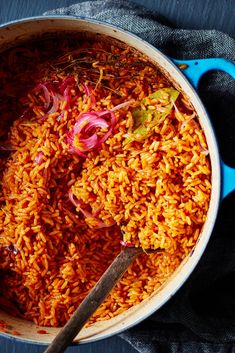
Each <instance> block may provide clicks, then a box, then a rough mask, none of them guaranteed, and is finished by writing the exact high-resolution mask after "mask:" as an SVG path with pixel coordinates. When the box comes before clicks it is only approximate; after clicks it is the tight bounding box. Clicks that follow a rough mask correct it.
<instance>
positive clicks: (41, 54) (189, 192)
mask: <svg viewBox="0 0 235 353" xmlns="http://www.w3.org/2000/svg"><path fill="white" fill-rule="evenodd" d="M38 43H39V44H38ZM0 77H1V78H2V80H3V85H2V87H3V88H1V91H0V111H1V116H2V123H1V126H0V127H1V136H3V138H4V134H6V131H7V126H8V124H7V123H8V122H9V121H14V122H13V124H12V126H11V128H10V131H9V132H8V140H7V143H9V144H10V145H11V146H12V148H13V149H14V151H13V152H12V153H11V155H10V157H9V158H8V159H6V158H5V159H1V162H0V163H1V165H0V167H1V168H0V169H1V173H2V174H3V176H2V184H1V194H0V200H1V211H0V232H1V233H0V249H1V257H0V269H1V273H2V275H1V290H0V295H1V296H4V297H5V298H7V299H8V300H9V301H11V302H12V303H13V304H14V305H15V306H16V307H17V309H18V310H19V312H20V313H21V314H22V315H23V316H24V317H25V318H27V319H29V320H32V321H34V322H35V323H36V324H38V325H42V326H60V325H63V324H64V323H65V322H66V321H67V320H68V319H69V317H70V316H71V315H72V313H73V312H74V310H75V309H76V308H77V306H78V305H79V303H80V302H81V301H82V299H83V298H84V297H85V295H86V294H87V293H88V292H89V290H90V289H91V288H92V286H93V285H94V284H95V283H96V282H97V280H98V279H99V278H100V276H101V275H102V273H103V272H104V271H105V269H106V268H107V266H108V265H109V264H110V263H111V262H112V260H113V259H114V258H115V256H116V255H117V254H118V252H119V251H120V249H121V245H120V240H121V239H123V240H124V242H125V243H126V244H131V245H134V246H142V247H143V248H150V247H151V248H162V249H166V250H167V251H166V252H163V253H155V254H143V255H141V256H139V257H138V258H137V259H136V261H135V262H134V263H133V264H132V266H130V267H129V269H128V271H127V272H126V274H125V275H124V277H123V278H122V279H121V280H120V282H119V283H118V284H117V285H116V287H115V288H114V289H113V291H112V292H111V294H110V295H109V297H108V298H107V299H106V301H105V302H104V303H103V304H102V305H101V307H100V308H99V309H98V310H97V312H96V313H95V314H94V315H93V317H92V319H91V320H90V322H89V323H90V324H91V323H93V322H95V321H99V320H107V319H110V318H112V317H113V316H116V315H118V314H120V313H122V312H123V311H125V310H127V309H128V308H130V307H131V306H133V305H135V304H137V303H139V302H141V301H142V300H144V299H146V298H147V297H149V296H150V295H151V294H152V293H153V292H154V291H155V290H156V289H157V288H159V287H160V286H161V285H162V284H163V283H164V282H165V281H166V280H167V279H168V278H169V276H170V275H171V274H172V273H173V272H174V271H175V269H176V268H177V267H178V266H179V264H180V263H181V261H182V260H183V259H184V258H185V257H186V256H187V255H188V254H189V253H190V252H191V250H192V249H193V247H194V246H195V243H196V241H197V239H198V237H199V234H200V232H201V229H202V226H203V224H204V222H205V220H206V215H207V210H208V206H209V200H210V191H211V184H210V179H211V170H210V161H209V156H208V151H207V144H206V140H205V136H204V133H203V131H202V128H201V126H200V124H199V121H198V118H197V116H196V114H195V112H194V110H193V107H192V106H191V104H190V102H188V100H187V98H186V97H184V96H183V95H182V94H181V93H180V94H179V97H178V98H177V99H176V101H175V102H172V107H171V111H170V113H169V114H167V116H165V117H164V118H163V119H162V120H159V121H158V124H155V125H154V126H153V127H152V129H151V131H150V133H149V135H148V137H147V138H143V139H139V137H138V136H135V139H134V140H133V141H130V140H129V142H128V138H129V137H130V136H133V131H134V128H133V127H134V124H135V119H134V113H133V111H134V110H135V109H138V107H141V109H143V110H149V111H153V112H155V111H156V110H158V111H161V110H163V111H164V107H165V106H166V105H167V104H171V97H170V96H169V95H167V94H166V96H165V97H163V98H164V99H151V98H149V95H151V94H152V93H154V92H156V91H157V90H159V89H162V88H172V84H171V83H170V82H169V81H168V80H167V79H166V78H165V77H164V76H163V75H162V74H161V72H160V71H159V70H158V69H157V68H156V67H155V66H154V65H153V64H152V63H150V62H149V61H148V60H147V58H145V57H144V56H142V55H141V54H140V53H137V52H136V51H134V50H133V49H131V48H129V47H128V48H126V47H124V48H122V47H120V46H118V45H113V44H109V42H108V41H101V40H100V41H98V42H97V41H95V42H92V41H89V42H85V41H81V40H79V41H74V40H70V39H69V38H67V37H66V36H65V37H64V38H63V40H62V39H61V38H60V46H58V38H57V39H53V40H51V39H44V40H41V41H40V42H37V45H35V43H29V44H27V46H22V47H20V48H15V49H12V50H9V51H7V52H5V53H3V54H1V64H0ZM67 77H73V78H74V80H75V82H76V84H75V86H74V87H72V88H71V89H70V95H71V97H72V98H71V99H72V103H71V104H70V107H67V108H66V101H65V100H64V99H63V97H60V98H59V103H58V107H57V109H56V111H55V112H52V113H49V114H45V109H44V107H45V97H44V95H43V94H42V92H40V93H38V92H37V93H35V86H37V85H38V84H40V83H44V82H52V83H53V82H56V84H58V82H60V83H61V82H63V80H65V79H66V78H67ZM84 84H85V85H89V87H90V90H91V91H92V94H93V99H95V104H94V102H93V103H92V97H91V95H87V94H86V92H85V90H84ZM144 98H145V101H143V99H144ZM127 101H130V104H129V105H127V106H125V107H123V108H120V109H118V110H116V111H114V114H115V118H116V124H115V127H114V129H113V131H112V134H111V135H110V136H109V138H108V139H107V140H106V141H105V142H103V143H102V146H101V147H100V148H95V149H91V150H89V151H88V152H86V158H82V157H80V156H78V155H76V154H75V153H72V152H71V151H70V150H69V145H68V142H67V140H66V136H67V134H68V131H71V129H72V128H73V126H74V124H75V123H76V121H77V119H78V117H79V114H82V113H84V112H89V111H102V110H105V109H108V110H110V109H112V108H114V107H115V106H117V104H120V103H123V102H127ZM143 102H144V103H143ZM62 112H63V114H61V113H62ZM151 119H152V116H151V114H150V117H149V123H150V125H151V122H152V120H151ZM103 133H105V132H104V131H102V129H100V130H99V131H98V134H100V135H102V134H103ZM39 155H40V156H41V162H40V163H38V162H37V160H38V156H39ZM70 193H72V194H73V196H74V197H75V198H76V199H77V200H81V201H82V203H83V204H84V205H86V207H88V209H89V212H90V214H94V213H95V212H96V210H97V209H100V211H99V221H102V222H103V223H104V224H105V225H106V226H105V227H101V228H99V227H97V219H96V218H95V217H85V216H84V214H83V213H82V212H81V207H79V206H78V207H75V206H74V205H73V204H72V203H71V201H70V199H69V194H70Z"/></svg>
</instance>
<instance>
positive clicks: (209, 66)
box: [0, 16, 235, 344]
mask: <svg viewBox="0 0 235 353" xmlns="http://www.w3.org/2000/svg"><path fill="white" fill-rule="evenodd" d="M59 31H72V32H75V31H78V32H89V33H90V35H94V36H97V35H98V36H99V35H106V36H109V37H111V38H114V39H116V40H120V41H121V42H124V43H125V44H127V45H129V46H131V47H134V48H135V49H137V50H138V51H140V52H142V53H144V54H145V55H147V56H148V57H149V58H150V59H151V61H153V62H155V63H156V65H157V66H158V67H159V69H160V70H161V71H162V72H163V73H164V74H165V75H166V76H168V77H169V79H170V80H171V81H172V82H173V84H174V85H176V87H177V88H178V89H179V90H181V91H182V92H184V94H185V95H187V96H188V97H189V99H190V101H191V103H192V104H193V106H194V108H195V110H196V112H197V115H198V117H199V120H200V124H201V126H202V127H203V130H204V132H205V135H206V139H207V143H208V148H209V155H210V160H211V168H212V193H211V200H210V206H209V211H208V217H207V221H206V222H205V224H204V226H203V230H202V232H201V234H200V237H199V239H198V242H197V244H196V246H195V249H194V251H193V252H192V253H191V254H190V256H188V258H186V259H185V260H184V261H183V263H182V264H181V265H180V267H179V268H178V269H177V270H176V271H175V273H174V274H173V275H172V276H171V277H170V278H169V279H168V280H167V282H166V283H164V285H163V286H162V287H161V288H159V289H158V290H157V291H156V292H154V293H153V295H151V297H149V298H148V299H146V300H144V301H143V302H141V303H140V304H137V305H135V306H134V307H132V308H130V309H129V310H127V311H126V312H124V313H123V314H120V315H118V316H117V317H114V318H112V319H110V320H107V321H103V322H98V323H95V324H94V325H92V326H90V327H88V328H84V329H83V330H82V331H81V332H80V334H79V335H78V336H77V337H76V339H75V341H78V340H79V343H85V342H93V341H97V340H100V339H103V338H106V337H108V336H111V335H115V334H117V333H119V332H121V331H123V330H126V329H128V328H130V327H132V326H134V325H136V324H138V323H139V322H140V321H142V320H144V319H145V318H147V317H148V316H149V315H151V314H152V313H154V312H155V311H156V310H157V309H159V308H160V307H161V306H162V305H163V304H164V303H165V302H166V301H168V300H169V299H170V298H171V297H172V296H173V295H174V293H175V292H176V291H177V290H178V289H179V288H180V287H181V286H182V284H183V283H184V282H185V281H186V279H187V278H188V276H189V275H190V274H191V272H192V271H193V270H194V268H195V266H196V265H197V263H198V261H199V260H200V258H201V256H202V254H203V252H204V250H205V248H206V245H207V243H208V241H209V238H210V235H211V233H212V230H213V227H214V223H215V220H216V217H217V212H218V208H219V204H220V201H221V199H222V198H223V197H225V196H226V195H227V194H228V193H229V192H231V191H232V190H234V189H235V170H234V169H232V168H230V167H228V166H226V165H225V164H224V163H223V162H221V159H220V156H219V151H218V146H217V142H216V138H215V135H214V131H213V128H212V125H211V122H210V120H209V117H208V115H207V112H206V110H205V108H204V106H203V104H202V102H201V100H200V98H199V97H198V95H197V93H196V91H195V88H196V87H197V85H198V82H199V79H200V77H201V76H202V75H203V74H204V73H205V72H207V71H209V70H214V69H219V70H224V71H226V72H228V73H229V74H230V75H231V76H232V77H233V78H234V79H235V65H234V64H233V63H231V62H229V61H226V60H224V59H203V60H190V61H185V60H184V61H180V60H175V63H176V64H182V63H183V64H186V65H185V67H186V69H185V70H184V71H183V73H182V72H181V71H180V70H179V68H178V67H177V66H176V65H175V63H174V61H173V60H171V59H169V58H168V57H166V56H165V55H163V54H162V53H161V52H160V51H159V50H157V49H156V48H154V47H153V46H151V45H150V44H148V43H147V42H145V41H143V40H142V39H140V38H138V37H137V36H135V35H133V34H130V33H128V32H126V31H123V30H121V29H119V28H117V27H114V26H111V25H109V24H106V23H102V22H98V21H94V20H89V19H84V18H73V17H61V16H60V17H58V16H57V17H34V18H29V19H24V20H20V21H15V22H11V23H8V24H6V25H2V26H0V51H3V50H4V49H6V48H8V47H12V46H14V45H16V44H19V43H20V42H22V41H25V40H27V39H30V38H32V37H34V36H37V35H38V34H42V33H46V32H59ZM190 82H191V83H190ZM0 320H2V321H3V322H5V323H7V324H8V325H9V327H10V328H9V330H8V332H7V333H1V334H2V335H4V336H8V337H12V338H14V339H19V340H22V341H25V342H30V343H34V344H48V343H49V342H51V341H52V339H53V338H54V337H55V335H56V334H57V333H58V330H59V328H54V327H47V328H44V327H43V328H42V327H39V326H37V325H35V324H34V323H32V322H29V321H26V320H24V319H21V318H16V317H13V316H11V315H9V314H8V313H7V312H4V311H0ZM0 322H1V321H0ZM42 329H43V330H45V331H46V333H47V334H43V335H42V334H40V330H42ZM14 331H18V332H19V334H20V336H14V334H13V333H14Z"/></svg>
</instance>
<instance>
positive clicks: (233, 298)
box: [45, 0, 235, 353]
mask: <svg viewBox="0 0 235 353" xmlns="http://www.w3.org/2000/svg"><path fill="white" fill-rule="evenodd" d="M45 14H46V15H73V16H85V17H89V18H93V19H96V20H102V21H106V22H108V23H111V24H113V25H117V26H119V27H121V28H123V29H125V30H128V31H130V32H132V33H135V34H136V35H138V36H139V37H141V38H143V39H145V40H146V41H148V42H149V43H151V44H152V45H154V46H155V47H157V48H159V49H160V50H161V51H162V52H164V53H165V54H167V55H169V56H171V57H175V58H179V59H192V58H207V57H224V58H227V59H230V60H233V61H234V62H235V40H234V39H233V38H231V37H229V36H228V35H226V34H224V33H221V32H218V31H215V30H183V29H173V28H170V27H169V26H167V25H166V24H163V20H162V18H161V17H160V16H159V15H158V14H157V13H153V12H150V11H148V10H146V9H145V8H143V7H140V6H138V5H136V4H134V3H131V2H128V1H123V0H120V1H110V0H104V1H99V0H98V1H87V2H83V3H79V4H75V5H72V6H70V7H68V8H61V9H56V10H52V11H49V12H47V13H45ZM199 95H200V96H201V98H202V100H203V102H204V104H205V106H206V108H207V110H208V111H209V114H210V116H211V120H212V123H213V125H214V128H215V130H216V134H217V137H218V140H219V144H220V150H221V155H222V157H223V159H224V160H225V161H226V162H227V163H228V164H230V165H232V166H234V167H235V116H234V115H235V113H234V111H235V109H234V101H235V100H234V98H235V83H234V81H233V80H232V79H231V78H230V77H229V76H228V75H226V74H224V73H221V72H214V73H211V74H208V75H206V76H205V78H203V79H202V81H201V85H200V90H199ZM234 205H235V194H234V193H233V194H231V195H229V196H228V197H227V198H226V199H225V200H224V201H223V202H222V203H221V207H220V211H219V214H218V219H217V222H216V225H215V228H214V231H213V234H212V237H211V240H210V242H209V245H208V247H207V249H206V252H205V253H204V255H203V257H202V259H201V261H200V263H199V264H198V266H197V267H196V269H195V271H194V272H193V274H192V275H191V276H190V278H189V279H188V280H187V282H186V283H185V284H184V285H183V287H182V288H181V289H180V290H179V291H178V292H177V294H175V295H174V297H173V298H172V299H171V300H170V301H169V302H168V303H167V304H165V305H164V306H163V307H162V308H161V309H160V310H158V311H157V312H156V313H155V314H154V315H152V316H151V317H150V318H149V319H147V320H145V321H144V322H142V323H141V324H139V325H138V326H136V327H134V328H132V329H130V330H128V331H126V332H124V333H122V334H121V335H120V336H121V337H122V338H123V339H125V340H126V341H128V342H129V343H130V344H131V345H132V346H133V347H135V348H136V350H137V351H139V352H141V353H153V352H172V353H176V352H180V353H184V352H185V353H186V352H187V353H188V352H205V353H217V352H235V344H234V343H235V290H234V286H233V284H234V283H235V223H234V220H235V207H234Z"/></svg>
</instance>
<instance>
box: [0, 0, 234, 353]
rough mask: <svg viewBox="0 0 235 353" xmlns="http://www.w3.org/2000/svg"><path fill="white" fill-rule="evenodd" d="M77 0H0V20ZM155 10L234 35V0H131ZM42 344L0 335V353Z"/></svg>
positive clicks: (112, 343)
mask: <svg viewBox="0 0 235 353" xmlns="http://www.w3.org/2000/svg"><path fill="white" fill-rule="evenodd" d="M77 2H81V1H76V0H0V24H2V23H4V22H7V21H11V20H15V19H19V18H24V17H29V16H38V15H41V14H43V12H45V11H47V10H50V9H53V8H58V7H64V6H69V5H71V4H73V3H77ZM134 2H136V3H138V4H142V5H145V6H146V7H148V8H149V9H154V10H156V11H158V13H160V14H161V15H162V16H163V17H165V18H166V19H167V20H168V23H170V24H171V25H172V26H174V27H183V28H193V29H213V28H214V29H218V30H221V31H224V32H227V33H228V34H230V35H231V36H233V37H235V0H196V1H195V0H168V1H166V0H165V1H162V0H134ZM44 349H45V348H44V347H43V346H39V345H31V344H24V343H19V342H16V341H15V340H10V339H7V338H5V337H0V353H26V352H27V353H41V352H43V351H44ZM66 352H68V353H75V352H76V353H78V352H79V353H109V352H113V353H124V352H125V353H134V352H136V350H135V349H133V348H132V347H131V346H130V345H129V344H127V343H125V342H124V341H122V340H121V339H120V338H119V337H117V336H115V337H112V338H109V339H106V340H103V341H100V342H97V343H93V344H86V345H81V346H79V347H71V348H69V349H68V350H67V351H66Z"/></svg>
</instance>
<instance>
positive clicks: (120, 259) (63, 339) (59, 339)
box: [45, 247, 142, 353]
mask: <svg viewBox="0 0 235 353" xmlns="http://www.w3.org/2000/svg"><path fill="white" fill-rule="evenodd" d="M141 252H142V249H141V248H127V247H126V248H124V249H123V250H122V251H121V252H120V254H119V255H118V256H117V257H116V258H115V260H114V261H113V262H112V263H111V265H110V266H109V267H108V269H107V270H106V271H105V272H104V274H103V275H102V276H101V278H100V279H99V281H98V282H97V283H96V285H95V286H94V287H93V288H92V289H91V291H90V292H89V294H88V295H87V296H86V297H85V299H84V300H83V301H82V303H81V304H80V306H79V307H78V308H77V310H76V311H75V312H74V314H73V315H72V317H71V318H70V319H69V321H68V322H67V323H66V325H65V326H64V327H63V328H62V329H61V331H60V332H59V333H58V335H57V336H56V337H55V338H54V340H53V341H52V342H51V344H50V345H49V346H48V348H47V349H46V351H45V353H62V352H64V351H65V349H66V348H67V347H68V346H69V345H70V343H71V342H72V341H73V339H74V338H75V337H76V335H77V334H78V333H79V332H80V330H81V329H82V328H83V326H84V325H85V323H86V322H87V321H88V320H89V318H90V317H91V316H92V314H94V312H95V311H96V310H97V309H98V307H99V306H100V304H101V303H102V302H103V301H104V300H105V298H106V297H107V296H108V294H109V293H110V292H111V290H112V289H113V287H114V286H115V284H116V283H117V282H118V280H119V279H120V278H121V277H122V275H123V274H124V272H125V271H126V270H127V268H128V266H129V265H130V264H131V263H132V261H133V260H134V259H135V257H136V256H137V255H138V254H140V253H141Z"/></svg>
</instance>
